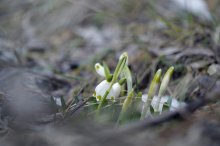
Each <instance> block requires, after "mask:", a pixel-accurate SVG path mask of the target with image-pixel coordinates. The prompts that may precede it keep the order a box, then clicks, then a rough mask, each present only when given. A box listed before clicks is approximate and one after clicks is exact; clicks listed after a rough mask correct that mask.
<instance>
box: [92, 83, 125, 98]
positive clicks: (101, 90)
mask: <svg viewBox="0 0 220 146" xmlns="http://www.w3.org/2000/svg"><path fill="white" fill-rule="evenodd" d="M110 85H111V83H110V82H108V81H107V80H104V81H102V82H101V83H100V84H98V86H96V88H95V93H94V96H95V97H96V100H97V101H100V100H101V99H102V98H103V96H104V95H105V92H106V91H107V90H108V89H109V87H110ZM120 91H121V85H120V84H119V83H114V84H113V86H112V88H111V90H110V92H109V94H108V96H107V98H106V99H111V100H115V98H117V97H118V96H119V94H120Z"/></svg>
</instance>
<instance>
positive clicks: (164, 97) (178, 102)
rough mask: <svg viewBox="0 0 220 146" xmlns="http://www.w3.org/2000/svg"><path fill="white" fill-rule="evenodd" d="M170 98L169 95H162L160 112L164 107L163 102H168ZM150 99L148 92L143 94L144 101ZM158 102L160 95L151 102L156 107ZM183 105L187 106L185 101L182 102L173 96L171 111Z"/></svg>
mask: <svg viewBox="0 0 220 146" xmlns="http://www.w3.org/2000/svg"><path fill="white" fill-rule="evenodd" d="M168 99H169V96H162V97H161V100H160V104H159V112H160V113H161V112H162V108H163V104H164V103H165V102H167V101H168ZM147 100H148V95H147V94H143V95H142V101H143V102H146V101H147ZM157 102H158V96H154V98H153V100H152V102H151V106H152V107H153V108H154V109H155V108H156V103H157ZM182 106H185V103H184V102H180V101H178V100H176V99H175V98H172V103H171V107H170V111H173V110H176V109H177V108H180V107H182Z"/></svg>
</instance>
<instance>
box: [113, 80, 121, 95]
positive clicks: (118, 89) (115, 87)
mask: <svg viewBox="0 0 220 146" xmlns="http://www.w3.org/2000/svg"><path fill="white" fill-rule="evenodd" d="M112 90H113V92H114V95H115V96H114V97H115V98H117V97H119V95H120V92H121V85H120V84H119V83H115V84H114V85H113V86H112Z"/></svg>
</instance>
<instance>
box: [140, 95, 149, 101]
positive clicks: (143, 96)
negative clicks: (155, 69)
mask: <svg viewBox="0 0 220 146" xmlns="http://www.w3.org/2000/svg"><path fill="white" fill-rule="evenodd" d="M147 98H148V95H147V94H143V95H142V97H141V99H142V101H143V102H146V101H147Z"/></svg>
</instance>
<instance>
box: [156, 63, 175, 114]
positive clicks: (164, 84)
mask: <svg viewBox="0 0 220 146" xmlns="http://www.w3.org/2000/svg"><path fill="white" fill-rule="evenodd" d="M173 71H174V67H173V66H171V67H170V68H169V69H168V70H167V72H166V73H165V75H164V77H163V79H162V82H161V85H160V89H159V93H158V101H157V102H156V107H155V110H156V111H159V105H160V101H161V97H162V96H163V95H164V93H165V91H166V89H167V86H168V84H169V82H170V78H171V76H172V74H173Z"/></svg>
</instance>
